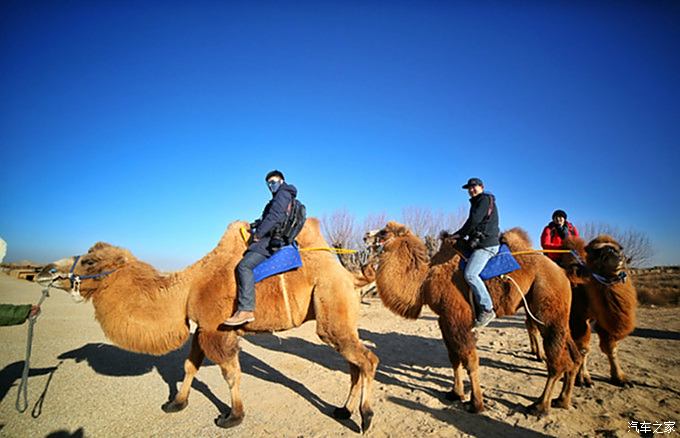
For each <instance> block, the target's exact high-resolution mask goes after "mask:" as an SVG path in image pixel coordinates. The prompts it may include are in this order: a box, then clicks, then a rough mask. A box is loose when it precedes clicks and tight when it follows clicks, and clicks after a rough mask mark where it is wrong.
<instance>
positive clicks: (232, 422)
mask: <svg viewBox="0 0 680 438" xmlns="http://www.w3.org/2000/svg"><path fill="white" fill-rule="evenodd" d="M242 422H243V415H241V416H240V417H235V416H234V415H229V416H228V417H225V416H224V415H220V416H219V417H217V419H216V420H215V424H216V425H217V426H219V427H222V428H224V429H229V428H230V427H235V426H238V425H239V424H241V423H242Z"/></svg>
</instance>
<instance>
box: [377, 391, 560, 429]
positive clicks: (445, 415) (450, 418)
mask: <svg viewBox="0 0 680 438" xmlns="http://www.w3.org/2000/svg"><path fill="white" fill-rule="evenodd" d="M387 399H388V400H389V401H391V402H392V403H395V404H397V405H400V406H403V407H405V408H408V409H411V410H418V411H421V412H425V413H428V414H430V415H431V416H432V417H434V418H436V419H437V420H439V421H441V422H443V423H447V424H450V425H451V426H454V427H455V428H456V429H458V430H460V431H461V432H463V433H465V434H468V435H471V436H484V437H503V438H526V437H529V438H543V437H550V435H545V434H542V433H540V432H536V431H533V430H531V429H527V428H524V427H521V426H512V425H510V424H507V423H503V422H501V421H498V420H494V419H493V418H489V417H487V416H486V415H480V414H470V413H467V412H463V411H459V410H452V409H434V408H429V407H427V406H424V405H422V404H420V403H416V402H413V401H411V400H405V399H402V398H399V397H392V396H390V397H388V398H387Z"/></svg>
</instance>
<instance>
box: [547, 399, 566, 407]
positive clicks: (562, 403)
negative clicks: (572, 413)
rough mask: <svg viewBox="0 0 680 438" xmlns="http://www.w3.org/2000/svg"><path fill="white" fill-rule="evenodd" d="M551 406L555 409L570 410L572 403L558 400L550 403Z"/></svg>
mask: <svg viewBox="0 0 680 438" xmlns="http://www.w3.org/2000/svg"><path fill="white" fill-rule="evenodd" d="M550 406H552V407H553V408H560V409H569V408H570V407H571V403H569V402H567V401H566V400H564V399H561V398H556V399H555V400H553V401H551V402H550Z"/></svg>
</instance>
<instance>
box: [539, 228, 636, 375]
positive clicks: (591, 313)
mask: <svg viewBox="0 0 680 438" xmlns="http://www.w3.org/2000/svg"><path fill="white" fill-rule="evenodd" d="M565 245H566V247H567V248H569V249H573V250H575V251H576V252H577V253H578V254H579V256H580V258H581V260H585V266H583V265H582V264H581V261H580V260H577V259H576V258H574V257H573V256H572V255H570V254H566V255H564V256H563V257H562V259H561V264H562V266H564V267H565V269H566V271H567V275H568V277H569V280H570V281H571V283H572V291H573V298H572V304H571V313H570V316H569V325H570V327H571V333H572V336H573V337H574V341H575V342H576V345H577V346H578V348H579V350H580V351H581V353H582V354H583V355H584V358H583V364H582V365H581V367H580V369H579V372H578V375H577V378H576V383H577V384H578V385H585V386H586V387H591V386H592V384H593V381H592V379H591V377H590V373H589V372H588V368H587V358H588V353H589V352H590V330H591V327H590V323H591V322H594V323H595V324H594V326H595V331H596V332H597V334H598V337H599V338H600V350H602V352H603V353H604V354H606V355H607V358H608V359H609V367H610V375H611V382H612V383H613V384H614V385H617V386H632V384H631V383H630V382H629V381H628V380H627V379H626V376H625V375H624V373H623V371H622V370H621V366H620V365H619V360H618V357H617V344H618V343H619V342H620V341H621V340H623V339H624V338H625V337H626V336H628V335H629V334H630V333H631V332H632V331H633V329H635V310H636V308H637V292H636V290H635V286H634V285H633V283H632V281H631V280H630V278H626V279H625V280H623V281H620V279H621V278H622V277H621V275H622V273H625V272H626V268H625V267H626V258H625V255H624V253H623V248H622V247H621V245H619V243H618V242H617V241H616V240H615V239H614V238H612V237H611V236H608V235H601V236H598V237H597V238H595V239H593V240H592V241H591V242H590V243H589V244H588V245H586V244H585V242H584V241H583V240H582V239H580V238H570V239H568V240H567V241H566V242H565ZM593 274H594V275H593ZM596 276H599V277H600V280H598V279H597V278H596ZM612 279H613V280H614V281H607V280H612ZM529 336H530V338H532V340H531V342H532V344H534V343H538V340H537V338H538V336H537V333H536V332H535V331H533V330H530V331H529Z"/></svg>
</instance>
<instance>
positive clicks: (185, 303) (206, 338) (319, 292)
mask: <svg viewBox="0 0 680 438" xmlns="http://www.w3.org/2000/svg"><path fill="white" fill-rule="evenodd" d="M242 227H245V228H246V229H247V228H248V225H247V223H245V222H234V223H232V224H230V225H229V227H228V228H227V230H226V232H225V233H224V235H223V236H222V239H221V240H220V242H219V244H218V245H217V247H215V248H214V249H213V250H212V251H211V252H210V253H209V254H207V255H206V256H205V257H203V258H202V259H200V260H199V261H197V262H195V263H194V264H192V265H190V266H189V267H187V268H186V269H184V270H183V271H180V272H176V273H173V274H170V275H168V276H162V275H161V274H160V273H159V272H158V271H156V270H155V269H154V268H153V267H152V266H151V265H149V264H147V263H144V262H142V261H139V260H137V259H136V258H135V257H134V256H133V255H132V254H131V253H130V251H128V250H126V249H123V248H120V247H116V246H112V245H110V244H107V243H101V242H100V243H97V244H95V245H94V246H93V247H92V248H90V250H89V251H88V252H87V254H85V255H83V256H82V257H80V259H78V260H76V261H75V266H74V274H76V275H78V276H81V277H83V279H82V282H81V284H80V288H79V291H78V290H75V293H76V295H78V296H79V297H82V299H88V300H91V301H92V303H93V305H94V308H95V317H96V319H97V321H99V323H100V325H101V327H102V329H103V331H104V333H105V334H106V336H107V337H108V338H109V339H110V340H111V341H112V342H113V343H114V344H116V345H117V346H119V347H121V348H123V349H125V350H129V351H133V352H139V353H147V354H154V355H162V354H166V353H168V352H170V351H172V350H176V349H178V348H180V347H181V346H182V345H183V344H184V343H185V342H186V340H187V338H188V337H189V320H191V321H194V322H195V323H196V324H197V325H198V329H197V330H196V332H195V333H194V335H193V339H192V343H191V350H190V353H189V357H188V358H187V359H186V361H185V363H184V370H185V376H184V380H183V382H182V385H181V388H180V390H179V391H178V393H177V395H176V397H175V398H174V400H172V401H168V402H167V403H165V404H164V405H163V406H162V409H163V410H164V411H165V412H168V413H169V412H177V411H180V410H182V409H184V408H186V407H187V405H188V397H189V390H190V388H191V382H192V380H193V379H194V376H195V375H196V373H197V372H198V369H199V367H200V366H201V364H202V362H203V359H204V358H205V357H207V358H209V359H210V360H212V361H213V362H215V363H216V364H218V365H219V367H220V368H221V371H222V375H223V376H224V378H225V380H226V381H227V383H228V385H229V389H230V391H231V412H230V413H229V416H228V417H227V416H226V414H222V415H220V417H219V418H218V419H217V420H216V423H217V425H218V426H220V427H225V428H227V427H232V426H236V425H238V424H240V423H241V422H242V420H243V417H244V408H243V403H242V401H241V396H240V388H239V384H240V380H241V369H240V365H239V359H238V356H239V354H238V353H239V345H238V342H239V337H240V336H242V335H244V334H246V333H257V332H273V331H280V330H288V329H291V328H294V327H298V326H300V325H301V324H303V323H304V322H306V321H310V320H316V327H317V328H316V330H317V334H318V336H319V337H320V338H321V340H323V341H324V342H325V343H327V344H328V345H330V346H331V347H333V348H334V349H335V350H337V351H338V352H339V353H340V354H341V355H342V356H343V357H344V358H345V359H346V360H347V362H348V363H349V368H350V376H351V379H350V380H351V385H350V391H349V396H348V397H347V399H346V402H345V404H344V406H342V407H338V408H336V409H335V410H334V412H333V415H334V416H335V417H336V418H339V419H349V418H350V417H351V415H352V412H353V411H354V410H355V409H356V407H357V403H359V402H360V415H361V428H362V430H363V431H364V432H365V431H367V430H368V428H369V427H370V425H371V421H372V418H373V411H372V408H371V405H370V394H371V389H372V385H373V379H374V376H375V372H376V368H377V366H378V358H377V356H376V355H375V354H373V353H372V352H371V351H370V350H369V349H368V348H367V347H366V346H365V345H364V344H362V342H361V341H360V339H359V334H358V329H357V319H358V313H359V297H358V295H357V293H356V292H355V290H354V284H353V278H352V276H351V275H350V274H349V273H348V272H347V271H346V270H345V269H344V268H343V267H342V266H341V265H340V263H338V261H337V259H336V257H335V256H334V255H333V254H331V253H330V252H327V251H309V252H302V253H301V256H302V261H303V266H302V267H301V268H299V269H297V270H294V271H290V272H287V273H284V274H280V275H276V276H273V277H269V278H267V279H265V280H263V281H261V282H260V283H258V284H257V285H256V300H257V301H256V309H255V318H256V319H255V321H254V322H251V323H248V324H246V325H245V326H241V327H236V328H233V327H227V326H223V325H221V323H222V321H224V320H225V319H226V318H227V317H229V315H231V314H232V313H233V312H234V310H235V306H236V279H235V273H234V270H235V268H236V265H237V263H238V262H239V260H240V259H241V256H242V254H243V252H244V251H245V250H246V244H245V242H244V239H243V237H242V235H241V233H240V229H241V228H242ZM298 242H299V244H300V246H301V247H302V248H304V247H327V246H328V245H327V244H326V242H325V240H324V238H323V236H322V235H321V231H320V228H319V222H318V220H317V219H315V218H309V219H308V220H307V222H306V224H305V226H304V228H303V230H302V232H301V233H300V235H299V236H298ZM74 260H75V259H74V258H71V259H63V260H61V261H60V262H55V264H52V265H50V266H48V267H47V268H46V269H45V270H44V271H43V274H42V277H43V280H44V277H45V276H46V275H47V274H45V273H46V272H49V271H50V270H52V271H53V272H54V270H55V269H56V270H57V271H58V272H59V273H67V272H69V270H70V269H71V266H72V265H73V264H74ZM110 271H112V272H111V273H110V274H108V275H106V276H103V277H100V278H88V279H85V276H88V275H95V274H101V273H103V272H110ZM51 275H52V276H53V278H54V275H55V274H51ZM48 278H49V277H48ZM72 293H74V291H72Z"/></svg>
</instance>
